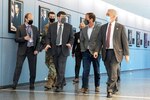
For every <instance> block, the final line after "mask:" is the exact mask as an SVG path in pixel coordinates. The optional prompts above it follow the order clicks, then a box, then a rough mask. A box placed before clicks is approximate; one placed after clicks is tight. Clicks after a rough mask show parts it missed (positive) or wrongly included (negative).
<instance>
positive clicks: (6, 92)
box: [0, 69, 150, 100]
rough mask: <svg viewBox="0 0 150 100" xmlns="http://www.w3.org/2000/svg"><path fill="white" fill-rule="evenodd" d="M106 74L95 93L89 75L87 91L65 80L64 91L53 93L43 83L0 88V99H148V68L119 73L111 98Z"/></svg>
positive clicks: (149, 84) (149, 82)
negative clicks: (118, 81)
mask: <svg viewBox="0 0 150 100" xmlns="http://www.w3.org/2000/svg"><path fill="white" fill-rule="evenodd" d="M106 80H107V76H106V75H102V76H101V86H100V93H98V94H96V93H95V91H94V90H95V88H94V78H93V76H91V77H90V82H89V87H90V88H89V93H88V94H83V93H80V92H79V89H80V88H81V80H80V82H79V84H73V83H72V80H71V79H68V80H67V85H66V86H65V88H64V92H60V93H55V92H53V90H49V91H45V90H44V83H40V84H36V86H35V90H34V91H30V90H29V89H28V86H20V87H17V89H16V90H12V89H1V90H0V100H150V69H149V70H139V71H132V72H124V73H122V74H121V81H120V90H119V93H118V94H117V95H114V96H113V98H111V99H108V98H106Z"/></svg>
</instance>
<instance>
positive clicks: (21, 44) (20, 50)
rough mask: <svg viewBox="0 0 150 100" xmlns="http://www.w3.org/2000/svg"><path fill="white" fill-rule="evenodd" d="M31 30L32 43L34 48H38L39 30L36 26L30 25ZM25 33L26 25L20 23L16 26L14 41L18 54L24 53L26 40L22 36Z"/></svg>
mask: <svg viewBox="0 0 150 100" xmlns="http://www.w3.org/2000/svg"><path fill="white" fill-rule="evenodd" d="M31 28H32V31H33V43H34V50H39V36H40V34H39V31H38V29H37V27H35V26H33V25H32V26H31ZM26 35H27V32H26V25H25V24H22V25H20V26H19V27H18V29H17V31H16V37H15V41H16V42H17V43H18V52H17V53H18V54H19V55H24V54H25V53H26V49H27V43H28V41H27V40H25V39H24V37H25V36H26Z"/></svg>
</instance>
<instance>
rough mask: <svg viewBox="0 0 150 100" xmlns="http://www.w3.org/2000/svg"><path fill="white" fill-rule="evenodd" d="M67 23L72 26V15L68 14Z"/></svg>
mask: <svg viewBox="0 0 150 100" xmlns="http://www.w3.org/2000/svg"><path fill="white" fill-rule="evenodd" d="M66 23H69V24H71V15H70V14H67V16H66Z"/></svg>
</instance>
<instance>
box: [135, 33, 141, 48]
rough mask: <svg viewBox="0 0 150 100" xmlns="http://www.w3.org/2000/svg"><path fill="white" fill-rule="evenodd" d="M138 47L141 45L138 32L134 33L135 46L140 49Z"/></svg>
mask: <svg viewBox="0 0 150 100" xmlns="http://www.w3.org/2000/svg"><path fill="white" fill-rule="evenodd" d="M140 45H141V39H140V32H139V31H136V46H137V47H140Z"/></svg>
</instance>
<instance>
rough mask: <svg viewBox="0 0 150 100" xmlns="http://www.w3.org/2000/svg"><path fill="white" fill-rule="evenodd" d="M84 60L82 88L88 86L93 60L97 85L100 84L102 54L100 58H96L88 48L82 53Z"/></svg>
mask: <svg viewBox="0 0 150 100" xmlns="http://www.w3.org/2000/svg"><path fill="white" fill-rule="evenodd" d="M82 57H83V58H82V61H83V74H82V88H88V82H89V73H90V66H91V62H92V63H93V69H94V78H95V87H98V86H99V85H100V69H99V67H100V63H99V62H100V58H101V57H100V55H99V56H98V58H96V59H95V58H94V57H93V55H92V54H91V53H90V52H89V51H88V50H87V51H85V52H83V53H82Z"/></svg>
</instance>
